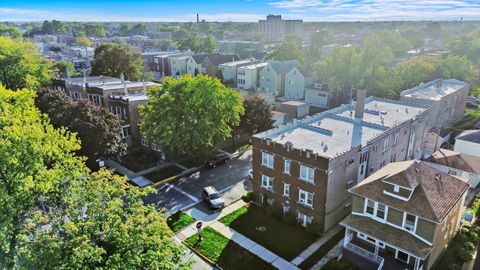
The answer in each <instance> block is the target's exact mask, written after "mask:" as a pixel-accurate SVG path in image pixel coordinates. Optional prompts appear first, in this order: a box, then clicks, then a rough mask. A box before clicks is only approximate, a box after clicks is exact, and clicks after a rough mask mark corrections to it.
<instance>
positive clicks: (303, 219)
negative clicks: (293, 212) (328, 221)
mask: <svg viewBox="0 0 480 270" xmlns="http://www.w3.org/2000/svg"><path fill="white" fill-rule="evenodd" d="M297 219H298V220H299V221H300V225H302V226H303V227H306V226H308V224H311V223H312V221H313V217H311V216H308V215H305V214H304V213H302V212H298V214H297Z"/></svg>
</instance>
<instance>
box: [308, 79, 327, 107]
mask: <svg viewBox="0 0 480 270" xmlns="http://www.w3.org/2000/svg"><path fill="white" fill-rule="evenodd" d="M330 97H331V93H330V88H329V87H328V84H325V83H322V82H321V81H317V82H314V83H313V84H312V85H307V86H306V87H305V102H307V103H310V104H311V105H312V106H315V107H320V108H329V107H330Z"/></svg>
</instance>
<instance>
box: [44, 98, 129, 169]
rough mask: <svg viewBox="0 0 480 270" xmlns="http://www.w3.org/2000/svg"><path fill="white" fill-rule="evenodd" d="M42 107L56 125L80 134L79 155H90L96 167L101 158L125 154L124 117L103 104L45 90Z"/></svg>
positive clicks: (90, 164)
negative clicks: (121, 119)
mask: <svg viewBox="0 0 480 270" xmlns="http://www.w3.org/2000/svg"><path fill="white" fill-rule="evenodd" d="M37 106H38V108H39V109H40V110H41V111H42V112H43V113H45V114H47V115H48V116H49V117H50V119H51V121H52V125H53V126H55V127H66V128H68V129H69V130H70V131H72V132H75V133H77V134H78V138H79V139H80V141H81V145H82V148H81V150H79V154H81V155H83V156H86V157H87V158H88V159H87V164H88V165H89V167H91V168H95V167H96V162H95V161H96V160H97V159H98V158H100V157H101V158H111V157H115V156H118V155H123V154H124V153H125V151H126V145H125V143H124V142H123V140H122V138H121V136H120V133H121V123H120V119H119V118H118V117H117V116H115V115H113V114H111V113H110V112H108V111H107V110H105V109H104V108H102V107H99V106H96V105H95V104H93V103H91V102H89V101H87V100H80V101H72V100H71V99H70V98H69V97H67V96H66V95H65V94H64V93H60V92H56V91H53V90H42V91H40V92H39V94H38V98H37Z"/></svg>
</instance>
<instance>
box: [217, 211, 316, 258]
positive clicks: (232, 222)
mask: <svg viewBox="0 0 480 270" xmlns="http://www.w3.org/2000/svg"><path fill="white" fill-rule="evenodd" d="M241 209H242V210H241ZM220 222H222V223H224V224H226V225H229V226H230V227H231V228H233V229H234V230H236V231H238V232H239V233H241V234H243V235H244V236H246V237H248V238H250V239H253V240H255V242H257V243H259V244H260V245H262V246H264V247H265V248H267V249H269V250H270V251H272V252H273V253H275V254H277V255H279V256H281V257H283V258H284V259H286V260H293V259H294V258H296V257H297V256H298V255H299V254H300V253H301V252H302V251H303V250H305V249H306V248H307V247H308V246H310V245H311V244H312V243H313V242H314V241H315V240H316V239H317V238H318V237H315V236H312V235H309V234H307V233H306V232H305V230H304V229H302V228H300V227H298V226H290V225H288V224H286V223H285V222H283V221H282V220H280V219H277V218H274V217H269V216H267V215H266V214H265V213H264V212H263V210H262V209H261V208H260V207H258V206H254V205H252V206H250V207H248V208H240V209H238V210H236V211H235V212H233V213H230V214H229V215H227V216H225V217H223V218H222V219H221V220H220Z"/></svg>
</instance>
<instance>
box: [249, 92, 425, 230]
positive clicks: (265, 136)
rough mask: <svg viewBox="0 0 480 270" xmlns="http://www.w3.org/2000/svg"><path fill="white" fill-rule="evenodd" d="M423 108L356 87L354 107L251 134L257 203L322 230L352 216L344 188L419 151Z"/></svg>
mask: <svg viewBox="0 0 480 270" xmlns="http://www.w3.org/2000/svg"><path fill="white" fill-rule="evenodd" d="M428 110H429V106H427V105H423V104H416V103H409V102H401V101H397V100H389V99H381V98H375V97H369V98H365V91H358V93H357V102H356V103H354V104H346V105H342V106H340V107H337V108H335V109H331V110H328V111H325V112H322V113H319V114H316V115H314V116H308V117H306V118H305V119H303V120H301V121H294V123H293V124H291V125H287V126H280V127H278V128H276V129H272V130H269V131H266V132H263V133H260V134H257V135H254V136H253V138H252V142H253V160H252V163H253V192H254V194H255V195H256V200H257V201H259V202H267V203H269V204H272V205H274V206H276V207H281V208H283V211H284V212H291V213H293V214H295V215H296V216H297V218H298V220H299V221H300V223H301V224H302V225H304V226H306V225H307V224H309V223H311V222H316V223H318V224H319V225H320V226H321V228H322V231H324V232H325V231H327V230H328V229H330V228H331V227H333V226H334V225H336V224H338V223H339V222H340V221H341V220H342V219H343V218H344V217H345V216H346V215H348V214H349V213H350V210H351V209H350V208H351V195H350V194H349V193H348V189H349V188H351V187H353V186H354V185H355V184H357V182H360V181H362V180H363V179H364V178H365V177H367V176H368V175H370V174H372V173H374V172H375V171H377V170H378V169H380V168H382V167H383V166H385V165H386V164H388V163H391V162H395V161H402V160H409V159H413V158H419V157H420V156H421V154H422V149H423V145H424V141H425V134H426V131H427V125H426V124H427V122H428V113H429V111H428Z"/></svg>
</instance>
